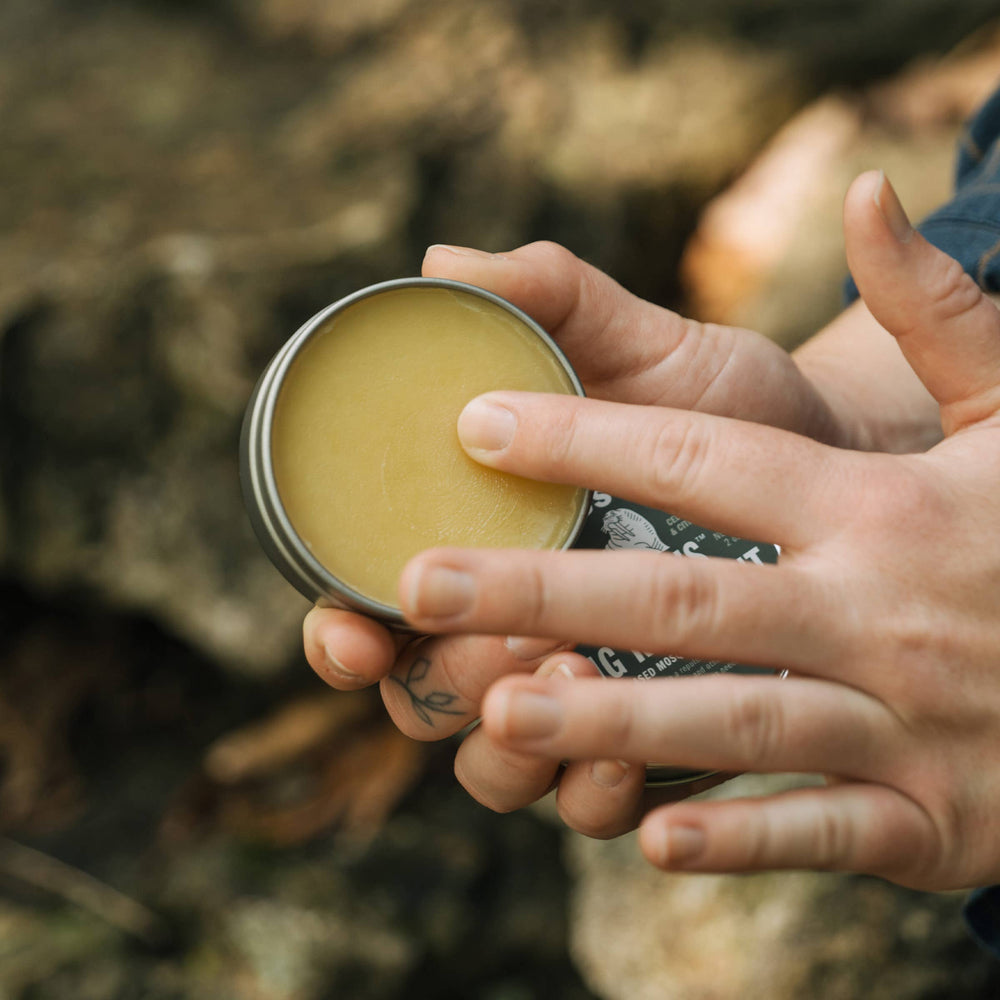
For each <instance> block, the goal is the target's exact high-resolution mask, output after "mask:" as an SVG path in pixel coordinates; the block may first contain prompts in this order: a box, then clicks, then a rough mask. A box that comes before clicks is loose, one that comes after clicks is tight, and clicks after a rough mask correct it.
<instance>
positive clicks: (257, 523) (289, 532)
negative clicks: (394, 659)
mask: <svg viewBox="0 0 1000 1000" xmlns="http://www.w3.org/2000/svg"><path fill="white" fill-rule="evenodd" d="M413 288H434V289H442V288H443V289H448V290H451V291H456V292H462V293H465V294H468V295H473V296H477V297H479V298H481V299H485V300H487V301H489V302H491V303H493V304H494V305H497V306H500V307H501V308H502V309H504V310H505V311H507V312H508V313H510V314H512V315H513V316H514V317H516V318H517V319H518V320H520V322H521V323H522V324H523V325H524V326H525V327H527V328H528V329H529V330H530V331H531V332H532V333H533V334H534V335H535V336H536V337H537V338H538V340H539V341H540V342H541V343H542V344H544V345H545V347H546V348H547V349H548V352H549V353H550V354H551V356H552V358H553V359H554V360H555V361H556V362H557V363H558V365H559V366H560V367H561V368H562V370H563V371H564V373H565V374H566V376H567V378H568V379H569V382H570V383H571V385H572V387H573V389H574V391H575V392H576V393H577V394H578V395H580V396H582V395H584V391H583V386H582V385H581V384H580V380H579V378H578V377H577V375H576V373H575V372H574V371H573V368H572V366H571V365H570V363H569V362H568V361H567V360H566V357H565V355H564V354H563V353H562V351H561V350H560V349H559V348H558V346H556V343H555V341H553V340H552V338H551V337H550V336H549V335H548V334H547V333H546V332H545V331H544V330H543V329H542V328H541V327H540V326H539V325H538V324H537V323H536V322H535V321H534V320H533V319H531V317H530V316H528V315H526V314H525V313H523V312H522V311H521V310H520V309H518V308H517V307H515V306H513V305H511V303H509V302H507V301H506V300H505V299H502V298H500V297H499V296H498V295H494V294H493V293H492V292H488V291H486V290H485V289H482V288H478V287H476V286H474V285H468V284H465V283H463V282H459V281H450V280H448V279H444V278H399V279H396V280H393V281H384V282H381V283H380V284H376V285H370V286H369V287H367V288H362V289H361V290H360V291H357V292H354V293H353V294H351V295H348V296H346V297H345V298H342V299H340V300H339V301H338V302H334V303H333V304H332V305H330V306H327V307H326V308H325V309H323V310H322V311H320V312H318V313H317V314H316V315H315V316H313V317H312V318H311V319H309V320H307V321H306V322H305V323H304V324H303V325H302V326H301V327H300V328H299V329H298V330H297V331H296V332H295V333H294V334H293V335H292V336H291V337H290V338H289V340H288V341H287V342H286V343H285V345H284V346H283V347H282V348H281V349H280V350H279V351H278V353H277V354H276V355H275V356H274V357H273V358H272V359H271V362H270V363H269V364H268V366H267V368H266V369H265V370H264V373H263V374H262V375H261V377H260V379H259V381H258V382H257V385H256V387H255V389H254V391H253V395H252V396H251V397H250V401H249V403H248V405H247V410H246V415H245V417H244V420H243V428H242V432H241V435H240V483H241V486H242V490H243V501H244V504H245V506H246V509H247V512H248V514H249V516H250V521H251V524H252V525H253V529H254V532H255V533H256V535H257V538H258V540H259V541H260V544H261V545H262V547H263V548H264V551H265V552H266V553H267V555H268V556H269V558H270V559H271V562H273V563H274V565H275V566H276V567H277V568H278V570H280V572H281V573H282V575H283V576H284V577H285V579H286V580H288V582H289V583H291V584H292V586H293V587H295V588H296V590H298V591H299V592H300V593H301V594H302V595H303V596H305V597H306V598H308V599H309V600H310V601H313V602H316V603H320V604H324V605H327V606H332V607H341V608H345V609H348V610H352V611H357V612H359V613H361V614H364V615H367V616H368V617H371V618H375V619H377V620H379V621H381V622H383V623H384V624H386V625H389V626H390V627H392V628H395V629H400V630H403V631H409V626H408V625H407V623H406V621H405V619H404V618H403V614H402V612H401V611H400V610H399V609H398V608H395V607H392V606H390V605H388V604H383V603H381V602H379V601H377V600H374V599H372V598H371V597H368V596H366V595H364V594H362V593H359V592H358V591H357V590H355V589H353V588H352V587H351V586H350V585H349V584H348V583H346V582H345V581H343V580H340V579H338V578H337V577H336V576H335V575H334V574H333V573H331V572H330V570H328V569H327V568H326V567H325V566H324V565H323V564H322V563H321V562H320V561H319V560H318V559H317V558H316V557H315V556H314V555H313V553H312V552H311V551H310V549H309V547H308V546H307V545H306V544H305V542H304V541H303V540H302V539H301V538H300V537H299V535H298V533H297V532H296V530H295V528H294V527H293V526H292V523H291V520H290V518H289V517H288V514H287V512H286V510H285V508H284V506H283V505H282V502H281V497H280V495H279V492H278V487H277V482H276V479H275V472H274V463H273V461H272V449H271V441H272V429H273V423H274V414H275V406H276V403H277V400H278V395H279V393H280V392H281V388H282V384H283V381H284V379H285V377H286V375H287V374H288V372H289V370H290V369H291V366H292V364H293V363H294V361H295V359H296V358H297V357H298V355H299V353H300V352H301V351H302V350H303V348H304V347H305V346H306V344H308V343H309V341H310V340H311V338H312V337H314V336H315V335H317V334H318V333H319V332H321V331H323V330H324V329H325V327H326V326H327V324H328V323H329V321H330V320H331V319H333V318H334V317H335V316H336V315H337V314H338V313H340V312H342V311H343V310H345V309H347V308H349V307H350V306H352V305H354V304H356V303H358V302H360V301H361V300H362V299H366V298H369V297H371V296H376V295H380V294H382V293H384V292H392V291H398V290H400V289H413ZM589 507H590V494H589V493H582V494H581V500H580V501H579V510H578V512H577V516H576V519H575V521H574V523H573V526H572V528H571V529H570V531H569V533H568V535H567V538H566V540H565V542H564V543H563V546H562V547H563V548H569V547H570V546H571V545H572V544H573V542H574V541H575V539H576V537H577V535H578V534H579V532H580V529H581V528H582V526H583V523H584V521H585V519H586V517H587V512H588V510H589Z"/></svg>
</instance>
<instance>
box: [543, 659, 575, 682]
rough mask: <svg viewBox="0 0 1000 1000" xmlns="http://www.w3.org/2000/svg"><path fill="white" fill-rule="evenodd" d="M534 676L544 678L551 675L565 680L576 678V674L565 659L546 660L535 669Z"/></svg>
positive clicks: (548, 677)
mask: <svg viewBox="0 0 1000 1000" xmlns="http://www.w3.org/2000/svg"><path fill="white" fill-rule="evenodd" d="M535 676H536V677H541V678H542V679H546V680H547V679H550V678H553V677H556V678H562V679H563V680H567V681H573V680H576V674H574V673H573V670H572V668H571V667H570V665H569V664H568V663H566V661H565V660H547V661H546V662H545V663H543V664H542V665H541V666H540V667H539V668H538V669H537V670H536V671H535Z"/></svg>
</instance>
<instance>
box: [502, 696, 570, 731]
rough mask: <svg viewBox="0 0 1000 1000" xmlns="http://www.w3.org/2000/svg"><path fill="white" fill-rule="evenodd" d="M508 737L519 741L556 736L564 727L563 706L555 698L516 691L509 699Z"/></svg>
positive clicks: (507, 714)
mask: <svg viewBox="0 0 1000 1000" xmlns="http://www.w3.org/2000/svg"><path fill="white" fill-rule="evenodd" d="M506 716H507V720H506V721H507V725H506V727H505V729H506V732H507V735H508V736H512V737H515V738H519V739H542V738H544V737H546V736H554V735H555V734H556V733H557V732H559V729H560V728H561V726H562V722H563V712H562V705H560V704H559V702H558V701H556V700H555V698H549V697H548V696H547V695H544V694H534V693H533V692H530V691H514V692H512V693H511V694H510V695H508V699H507V712H506Z"/></svg>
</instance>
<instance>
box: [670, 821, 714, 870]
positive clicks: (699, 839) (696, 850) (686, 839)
mask: <svg viewBox="0 0 1000 1000" xmlns="http://www.w3.org/2000/svg"><path fill="white" fill-rule="evenodd" d="M659 846H660V863H661V864H662V865H663V866H664V867H666V868H670V867H673V866H675V865H684V864H690V863H691V862H692V861H694V860H696V859H697V858H698V857H699V855H701V854H702V852H703V851H704V850H705V833H704V831H703V830H699V829H698V828H697V827H694V826H668V827H666V828H665V829H664V830H663V832H662V834H661V842H660V845H659Z"/></svg>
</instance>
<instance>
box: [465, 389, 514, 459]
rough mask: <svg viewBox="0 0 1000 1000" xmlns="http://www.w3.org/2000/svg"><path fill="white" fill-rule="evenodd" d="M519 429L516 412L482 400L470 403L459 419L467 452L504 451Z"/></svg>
mask: <svg viewBox="0 0 1000 1000" xmlns="http://www.w3.org/2000/svg"><path fill="white" fill-rule="evenodd" d="M516 429H517V417H516V416H515V415H514V414H513V412H511V411H510V410H508V409H507V407H506V406H501V405H500V404H499V403H494V402H493V401H492V400H488V399H483V398H482V397H480V398H478V399H474V400H472V402H471V403H468V404H467V405H466V407H465V409H464V410H462V413H461V414H460V416H459V418H458V438H459V440H460V441H461V442H462V445H463V447H464V448H465V449H466V450H467V451H478V452H494V451H503V449H504V448H506V447H507V446H508V445H509V444H510V443H511V441H513V440H514V431H515V430H516Z"/></svg>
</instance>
